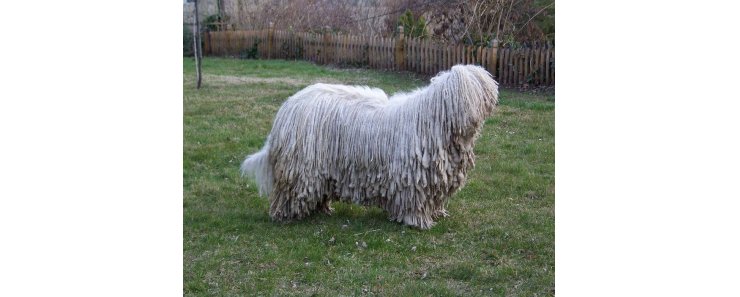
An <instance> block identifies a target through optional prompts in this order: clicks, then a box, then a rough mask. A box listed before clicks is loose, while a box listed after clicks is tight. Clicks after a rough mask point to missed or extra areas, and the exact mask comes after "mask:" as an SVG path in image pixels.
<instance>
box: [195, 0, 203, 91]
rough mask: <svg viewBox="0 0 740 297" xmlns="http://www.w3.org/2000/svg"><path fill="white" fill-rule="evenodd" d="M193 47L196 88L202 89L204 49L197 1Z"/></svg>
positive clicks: (196, 1) (196, 0)
mask: <svg viewBox="0 0 740 297" xmlns="http://www.w3.org/2000/svg"><path fill="white" fill-rule="evenodd" d="M193 37H194V38H193V43H194V44H193V47H194V51H195V78H196V85H195V88H197V89H200V81H201V78H202V76H203V75H202V73H201V71H200V60H201V59H203V54H202V53H201V52H202V48H201V45H200V20H199V17H198V0H195V24H193Z"/></svg>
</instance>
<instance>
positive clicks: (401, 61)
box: [396, 26, 406, 70]
mask: <svg viewBox="0 0 740 297" xmlns="http://www.w3.org/2000/svg"><path fill="white" fill-rule="evenodd" d="M405 48H406V40H405V39H404V36H403V26H398V40H396V69H397V70H406V53H405V52H404V50H405Z"/></svg>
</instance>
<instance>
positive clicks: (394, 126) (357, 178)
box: [241, 65, 498, 229]
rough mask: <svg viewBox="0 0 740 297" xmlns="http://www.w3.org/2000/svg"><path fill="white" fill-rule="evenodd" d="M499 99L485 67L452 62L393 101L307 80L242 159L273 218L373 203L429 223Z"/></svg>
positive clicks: (415, 222)
mask: <svg viewBox="0 0 740 297" xmlns="http://www.w3.org/2000/svg"><path fill="white" fill-rule="evenodd" d="M497 103H498V83H496V81H494V80H493V78H492V77H491V74H489V73H488V72H487V71H486V70H485V69H483V68H481V67H478V66H473V65H457V66H454V67H452V69H451V70H450V71H445V72H442V73H440V74H438V75H437V76H436V77H434V78H432V80H431V84H430V85H429V86H427V87H425V88H422V89H418V90H416V91H413V92H411V93H399V94H395V95H393V96H392V97H390V98H388V96H387V95H386V94H385V93H384V92H383V91H382V90H380V89H376V88H368V87H360V86H345V85H329V84H314V85H311V86H308V87H306V88H305V89H303V90H301V91H299V92H298V93H296V94H295V95H293V96H292V97H290V98H288V100H287V101H285V103H284V104H283V106H282V107H280V110H278V113H277V115H276V117H275V122H274V123H273V126H272V131H271V132H270V134H269V135H268V136H267V141H266V143H265V146H264V147H263V148H262V150H260V151H259V152H257V153H255V154H253V155H250V156H249V157H247V159H246V160H244V162H243V163H242V165H241V171H242V174H244V175H251V176H253V177H254V178H255V180H256V182H257V185H258V187H259V192H260V195H267V196H268V197H269V200H270V217H271V218H272V219H273V220H275V221H289V220H298V219H302V218H304V217H306V216H308V215H310V214H311V213H313V212H316V211H322V212H325V213H331V211H332V208H331V207H330V204H331V202H332V201H344V202H352V203H356V204H360V205H365V206H370V205H375V206H379V207H381V208H383V209H384V210H385V211H387V212H388V216H389V218H390V220H393V221H397V222H402V223H404V224H407V225H411V226H415V227H418V228H420V229H429V228H430V227H432V226H433V225H434V219H437V218H439V217H445V216H447V211H446V209H445V206H446V204H447V199H448V198H449V197H450V196H452V194H454V193H455V192H456V191H457V190H458V189H460V187H462V186H463V185H464V184H465V179H466V175H467V172H468V170H469V169H470V168H472V167H473V166H474V163H475V156H474V155H473V145H474V143H475V140H476V139H477V138H478V135H479V132H480V129H481V126H482V125H483V122H484V120H485V119H486V118H487V117H488V116H489V115H490V114H491V113H492V112H493V109H494V107H495V106H496V105H497Z"/></svg>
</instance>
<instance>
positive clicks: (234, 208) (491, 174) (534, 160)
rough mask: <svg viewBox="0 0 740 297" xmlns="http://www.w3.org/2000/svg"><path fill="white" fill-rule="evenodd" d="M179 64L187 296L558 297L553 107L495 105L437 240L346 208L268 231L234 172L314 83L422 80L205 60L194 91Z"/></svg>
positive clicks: (258, 201)
mask: <svg viewBox="0 0 740 297" xmlns="http://www.w3.org/2000/svg"><path fill="white" fill-rule="evenodd" d="M183 64H184V68H183V72H184V81H183V90H184V102H183V105H184V134H185V135H184V139H185V141H184V160H183V178H184V185H183V191H184V201H183V223H184V228H183V230H184V231H183V233H184V234H183V237H184V242H183V245H184V259H183V264H184V279H183V282H184V283H183V290H184V293H185V295H193V296H201V295H297V296H305V295H319V296H337V295H345V296H346V295H363V294H374V295H394V296H412V295H413V296H419V295H424V296H426V295H434V296H452V295H513V296H548V295H553V294H554V292H555V291H554V290H555V279H554V275H555V273H554V270H555V245H554V244H555V242H554V241H555V213H554V201H555V199H554V198H555V197H554V191H555V176H554V174H555V166H554V165H555V154H554V134H555V133H554V116H555V110H554V106H555V104H554V97H553V96H542V95H531V94H522V93H515V92H510V91H506V90H503V91H502V92H501V104H500V105H499V107H498V110H497V111H496V112H495V114H494V115H493V116H492V117H491V118H489V119H488V120H487V121H486V123H485V126H484V127H483V132H482V136H481V138H480V139H479V140H478V142H477V143H476V147H475V153H476V168H475V169H474V170H473V171H472V172H471V173H470V175H469V179H468V184H467V186H465V187H464V188H462V190H460V191H459V192H458V193H457V194H456V195H455V196H454V197H452V198H451V201H450V204H449V207H448V211H450V213H451V215H452V216H451V217H449V218H445V219H442V220H440V221H439V222H438V224H437V225H436V226H435V227H433V228H432V229H431V230H429V231H419V230H416V229H412V228H408V227H405V226H403V225H401V224H398V223H394V222H390V221H388V220H387V219H386V216H385V214H384V213H383V212H382V211H381V210H380V209H378V208H363V207H359V206H356V205H349V204H343V203H334V205H333V206H334V207H335V209H336V210H335V212H334V214H333V215H332V216H326V215H323V214H318V215H313V216H312V217H310V218H308V219H306V220H303V221H299V222H294V223H289V224H281V223H273V222H270V220H269V217H268V215H267V209H268V202H267V200H266V199H265V198H260V197H258V195H257V191H256V189H255V185H254V183H253V182H252V181H248V180H245V179H242V178H240V176H239V170H238V169H239V165H240V162H241V161H242V160H243V159H244V157H245V156H246V155H247V154H250V153H253V152H255V151H257V150H258V149H259V148H260V147H261V146H262V144H263V142H264V140H265V137H266V136H267V133H268V132H269V130H270V127H271V123H272V120H273V117H274V116H275V113H276V112H277V110H278V108H279V107H280V105H281V103H282V102H283V101H284V100H285V99H286V98H287V97H289V96H290V95H292V94H293V93H295V92H297V91H298V90H300V89H302V88H303V87H305V86H307V85H309V84H310V83H313V82H322V81H323V82H333V83H343V84H362V85H370V86H375V87H379V88H381V89H383V90H385V91H386V93H389V94H390V93H393V92H396V91H399V90H411V89H414V88H417V87H421V86H423V85H425V84H427V80H425V79H421V78H418V77H413V76H411V75H407V74H397V73H388V72H378V71H371V70H342V69H332V68H327V67H319V66H316V65H313V64H310V63H306V62H294V61H263V60H235V59H217V58H206V59H205V61H204V62H203V72H204V74H205V75H204V80H203V87H202V88H201V89H200V90H196V89H195V82H194V78H195V73H194V68H195V67H194V63H193V61H192V59H191V58H185V59H184V60H183ZM363 243H364V245H366V247H363V246H364V245H363Z"/></svg>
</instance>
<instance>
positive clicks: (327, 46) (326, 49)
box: [321, 26, 332, 64]
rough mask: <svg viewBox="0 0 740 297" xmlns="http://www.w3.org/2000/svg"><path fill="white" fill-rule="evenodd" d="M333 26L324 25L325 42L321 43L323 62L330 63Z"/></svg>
mask: <svg viewBox="0 0 740 297" xmlns="http://www.w3.org/2000/svg"><path fill="white" fill-rule="evenodd" d="M330 30H331V28H330V27H329V26H324V42H323V44H322V45H321V52H322V56H323V58H322V59H321V60H322V61H321V62H322V63H323V64H329V59H331V53H330V52H331V48H332V46H331V33H330Z"/></svg>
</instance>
